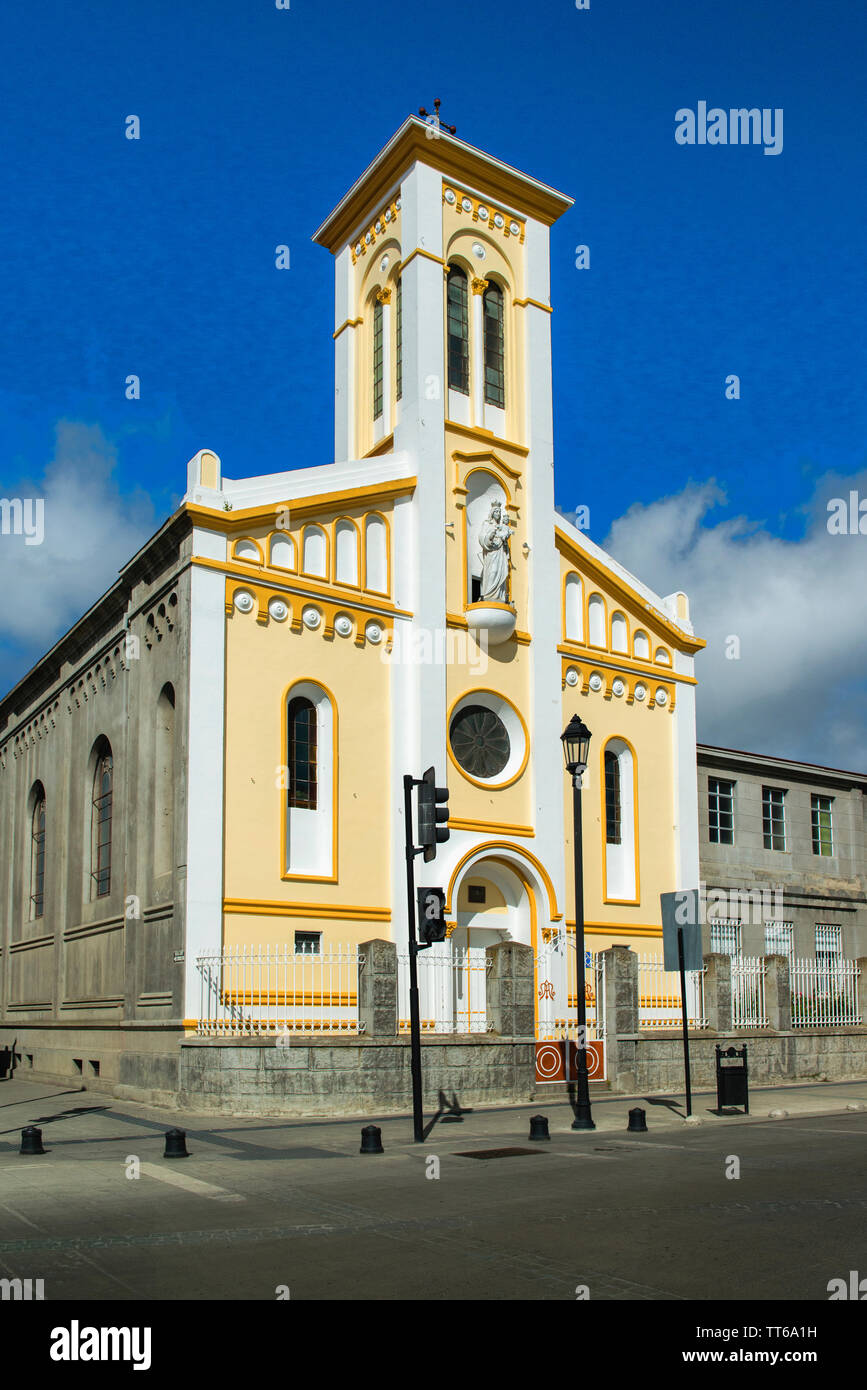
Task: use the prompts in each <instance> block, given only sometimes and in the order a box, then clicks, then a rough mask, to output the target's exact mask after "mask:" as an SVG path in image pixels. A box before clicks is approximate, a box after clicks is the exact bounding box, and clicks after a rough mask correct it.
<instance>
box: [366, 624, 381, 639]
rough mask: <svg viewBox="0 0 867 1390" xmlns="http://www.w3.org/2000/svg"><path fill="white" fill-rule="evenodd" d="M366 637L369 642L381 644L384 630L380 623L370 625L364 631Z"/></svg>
mask: <svg viewBox="0 0 867 1390" xmlns="http://www.w3.org/2000/svg"><path fill="white" fill-rule="evenodd" d="M364 635H365V637H366V638H367V640H368V642H381V641H382V628H381V627H380V625H379V623H368V624H367V627H366V628H365V629H364Z"/></svg>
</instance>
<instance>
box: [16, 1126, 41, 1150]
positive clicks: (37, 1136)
mask: <svg viewBox="0 0 867 1390" xmlns="http://www.w3.org/2000/svg"><path fill="white" fill-rule="evenodd" d="M18 1152H19V1153H20V1154H44V1153H45V1150H44V1149H43V1147H42V1130H41V1129H39V1128H38V1127H37V1126H36V1125H28V1126H27V1128H26V1129H22V1131H21V1148H20V1149H19V1150H18Z"/></svg>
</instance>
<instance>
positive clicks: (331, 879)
mask: <svg viewBox="0 0 867 1390" xmlns="http://www.w3.org/2000/svg"><path fill="white" fill-rule="evenodd" d="M296 685H317V686H318V687H319V689H320V690H324V691H325V694H326V695H327V696H328V699H329V700H330V701H331V745H332V747H331V873H330V874H304V873H294V872H293V871H292V870H290V869H289V868H287V866H286V821H287V818H288V815H289V804H288V802H289V798H288V791H289V788H288V786H286V787H278V788H277V791H278V793H279V795H280V798H281V800H280V809H281V816H280V877H281V879H282V880H283V882H284V883H286V882H289V881H292V880H294V881H297V880H299V879H302V880H303V881H304V882H309V883H312V882H316V883H337V881H338V864H339V860H338V854H337V830H338V803H339V799H340V778H339V775H338V741H337V722H338V721H337V700H336V699H335V696H334V692H333V690H329V688H328V686H327V685H326V684H325V682H324V681H320V680H315V679H311V678H309V677H307V676H300V677H296V678H295V680H293V681H292V682H291V683H290V684H289V685H287V687H286V689H285V690H284V691H283V696H282V699H281V701H280V713H281V719H282V722H283V727H282V729H281V732H280V749H281V760H280V766H281V767H283V768H286V770H287V776H288V768H289V747H288V744H289V725H288V720H287V714H288V710H289V696H290V693H291V691H293V690H294V689H295V687H296ZM316 742H317V749H318V746H319V740H318V738H317V741H316ZM318 772H319V769H318V767H317V786H318Z"/></svg>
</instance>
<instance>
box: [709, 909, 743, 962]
mask: <svg viewBox="0 0 867 1390" xmlns="http://www.w3.org/2000/svg"><path fill="white" fill-rule="evenodd" d="M710 949H711V950H712V951H716V952H719V954H720V955H723V956H739V955H740V953H741V924H740V921H739V920H738V918H737V917H712V918H711V919H710Z"/></svg>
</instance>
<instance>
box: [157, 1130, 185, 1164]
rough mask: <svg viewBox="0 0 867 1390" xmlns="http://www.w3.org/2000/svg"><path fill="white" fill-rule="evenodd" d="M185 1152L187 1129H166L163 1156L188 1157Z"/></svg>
mask: <svg viewBox="0 0 867 1390" xmlns="http://www.w3.org/2000/svg"><path fill="white" fill-rule="evenodd" d="M189 1156H190V1155H189V1154H188V1153H187V1131H186V1130H185V1129H167V1130H166V1151H165V1153H164V1154H163V1158H189Z"/></svg>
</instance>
